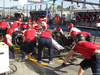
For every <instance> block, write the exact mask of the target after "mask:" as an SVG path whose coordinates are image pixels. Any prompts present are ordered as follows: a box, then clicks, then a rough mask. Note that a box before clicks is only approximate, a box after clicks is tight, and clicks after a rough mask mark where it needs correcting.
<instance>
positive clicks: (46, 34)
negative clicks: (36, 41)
mask: <svg viewBox="0 0 100 75" xmlns="http://www.w3.org/2000/svg"><path fill="white" fill-rule="evenodd" d="M40 36H41V37H47V38H50V39H51V38H52V35H51V31H50V30H46V31H43V32H42V33H41V34H40Z"/></svg>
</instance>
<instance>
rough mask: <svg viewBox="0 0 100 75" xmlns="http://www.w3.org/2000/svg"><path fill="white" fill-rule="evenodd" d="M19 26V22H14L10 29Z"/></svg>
mask: <svg viewBox="0 0 100 75" xmlns="http://www.w3.org/2000/svg"><path fill="white" fill-rule="evenodd" d="M20 25H21V23H20V22H19V21H15V22H14V23H13V25H12V27H14V28H17V27H19V26H20Z"/></svg>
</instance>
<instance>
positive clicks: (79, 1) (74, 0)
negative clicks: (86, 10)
mask: <svg viewBox="0 0 100 75" xmlns="http://www.w3.org/2000/svg"><path fill="white" fill-rule="evenodd" d="M64 1H69V2H77V3H83V4H90V5H97V6H100V3H99V2H98V3H93V2H85V1H81V0H64Z"/></svg>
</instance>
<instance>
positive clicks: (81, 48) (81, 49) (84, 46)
mask: <svg viewBox="0 0 100 75" xmlns="http://www.w3.org/2000/svg"><path fill="white" fill-rule="evenodd" d="M72 49H73V50H75V51H77V52H78V53H80V54H82V55H83V56H84V57H85V58H86V59H91V56H92V55H93V53H94V51H95V50H96V49H99V48H98V47H96V46H95V45H94V44H93V43H90V42H88V41H80V42H78V43H77V44H76V45H75V46H74V47H73V48H72Z"/></svg>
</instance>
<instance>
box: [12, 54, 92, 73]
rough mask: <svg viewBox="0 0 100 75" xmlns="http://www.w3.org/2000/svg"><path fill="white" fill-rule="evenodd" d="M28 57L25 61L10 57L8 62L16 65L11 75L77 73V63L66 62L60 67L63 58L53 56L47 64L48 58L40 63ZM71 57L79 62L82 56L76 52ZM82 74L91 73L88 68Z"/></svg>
mask: <svg viewBox="0 0 100 75" xmlns="http://www.w3.org/2000/svg"><path fill="white" fill-rule="evenodd" d="M66 54H67V53H66ZM28 57H29V59H28V60H26V61H25V62H18V61H15V60H14V59H10V63H13V64H15V65H16V66H17V71H16V72H14V73H13V74H11V75H73V74H74V75H77V74H78V70H79V65H73V64H70V63H67V66H66V67H62V65H61V64H62V63H63V58H62V57H61V58H57V57H56V58H54V59H53V60H54V63H53V64H49V63H48V61H49V60H48V58H46V59H42V61H43V63H42V64H41V65H40V64H38V63H37V59H35V58H32V57H31V56H30V55H28ZM73 58H75V59H77V61H75V62H74V63H75V64H79V63H80V62H81V61H82V60H83V59H84V57H83V56H82V55H80V54H78V53H75V54H74V55H73ZM84 75H92V73H91V70H90V69H88V70H87V71H86V72H85V73H84Z"/></svg>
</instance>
